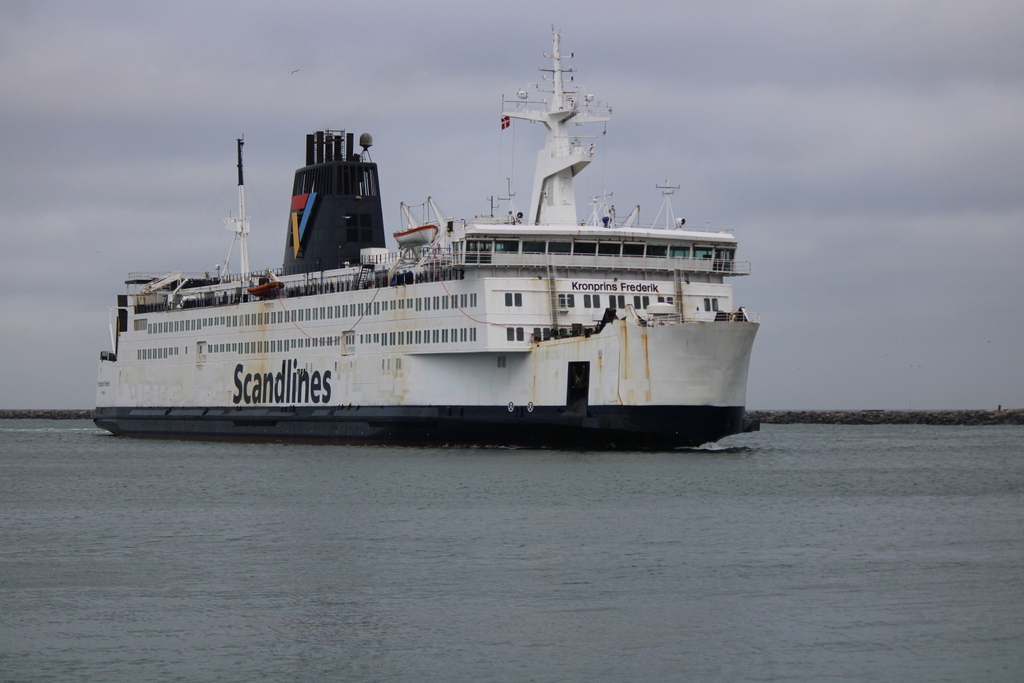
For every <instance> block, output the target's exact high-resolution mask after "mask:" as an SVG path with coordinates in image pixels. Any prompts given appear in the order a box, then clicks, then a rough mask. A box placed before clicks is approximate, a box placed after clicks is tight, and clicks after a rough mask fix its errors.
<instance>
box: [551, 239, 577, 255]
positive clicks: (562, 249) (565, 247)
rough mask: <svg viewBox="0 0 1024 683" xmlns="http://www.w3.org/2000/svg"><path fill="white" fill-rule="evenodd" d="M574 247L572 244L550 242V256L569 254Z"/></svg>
mask: <svg viewBox="0 0 1024 683" xmlns="http://www.w3.org/2000/svg"><path fill="white" fill-rule="evenodd" d="M571 247H572V243H571V242H548V253H549V254H568V253H569V251H570V249H571Z"/></svg>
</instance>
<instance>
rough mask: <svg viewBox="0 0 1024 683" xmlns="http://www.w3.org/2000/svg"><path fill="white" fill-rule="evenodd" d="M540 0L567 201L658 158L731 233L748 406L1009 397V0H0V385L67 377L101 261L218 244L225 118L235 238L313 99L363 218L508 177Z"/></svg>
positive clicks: (494, 191) (109, 269)
mask: <svg viewBox="0 0 1024 683" xmlns="http://www.w3.org/2000/svg"><path fill="white" fill-rule="evenodd" d="M551 5H555V7H554V8H552V7H551ZM552 24H554V25H555V26H556V27H557V28H558V29H560V30H561V32H562V36H563V42H562V45H563V49H564V50H565V51H566V52H574V53H575V59H573V60H572V65H573V66H574V67H575V68H576V69H577V70H578V71H577V73H576V78H577V82H579V83H582V84H586V88H587V91H588V92H591V93H593V94H595V95H596V96H597V97H598V98H600V99H602V100H604V101H605V102H608V103H610V104H611V105H612V106H613V108H614V115H613V117H612V121H611V122H610V123H609V124H608V126H607V134H606V135H605V134H602V130H601V129H600V128H598V129H596V130H594V131H593V132H594V133H596V134H597V135H598V137H597V138H596V145H597V153H596V154H595V161H594V163H593V164H591V166H590V168H588V169H587V170H586V171H585V172H584V173H583V174H581V175H580V176H579V178H578V180H577V204H578V205H579V206H580V207H581V208H580V212H581V213H585V212H587V201H588V200H587V198H588V197H589V196H591V195H595V194H598V193H599V192H601V191H602V190H603V189H607V190H608V191H610V192H613V193H614V194H613V203H615V204H616V206H617V207H618V210H619V214H620V215H625V213H627V212H628V211H629V209H631V208H632V207H633V206H634V205H636V204H640V205H641V220H642V221H646V222H649V221H651V220H653V219H654V216H655V214H656V213H657V212H658V208H659V206H660V202H661V196H660V193H659V191H658V190H657V189H656V188H655V185H656V184H658V183H663V182H664V181H665V180H668V181H669V182H670V183H671V184H674V185H680V186H681V188H680V190H679V191H678V192H677V194H676V195H675V196H674V198H673V199H674V202H673V206H674V210H675V214H676V215H677V216H685V217H686V219H687V224H688V225H690V226H698V227H702V226H705V225H707V226H708V227H710V228H712V229H728V230H732V231H734V233H735V234H736V236H737V237H738V238H739V242H740V253H739V255H738V257H739V258H741V259H743V260H750V261H751V262H752V263H753V275H751V276H749V277H742V278H736V279H735V280H733V283H734V284H735V286H736V290H737V299H738V301H739V303H741V304H745V305H746V306H747V307H748V309H750V310H752V311H755V312H757V313H759V314H760V315H761V320H762V327H761V331H760V333H759V336H758V340H757V342H756V344H755V350H754V356H753V360H752V364H751V371H750V382H749V390H748V407H749V408H752V409H772V408H782V409H784V408H808V409H830V408H849V409H857V408H903V409H905V408H908V407H910V408H915V409H917V408H995V406H996V405H998V404H1001V405H1003V406H1004V407H1024V352H1022V350H1021V349H1022V343H1021V337H1022V334H1021V332H1022V328H1024V322H1022V320H1024V304H1022V291H1024V268H1022V267H1021V264H1020V260H1021V256H1022V254H1024V192H1022V190H1024V126H1022V125H1021V122H1022V121H1024V49H1022V48H1021V41H1020V35H1019V34H1020V27H1021V26H1024V4H1022V3H1020V2H1019V1H1012V0H1007V1H989V2H976V3H965V2H941V1H927V2H909V1H905V0H887V1H885V2H880V1H879V2H873V1H860V2H856V3H848V2H842V3H841V2H803V1H792V2H774V1H771V0H765V1H760V2H755V1H753V0H750V1H741V0H721V1H717V2H703V1H702V2H632V3H624V2H565V3H552V2H550V1H544V2H540V1H536V0H528V1H525V2H517V3H506V2H480V1H477V2H440V3H433V4H429V5H428V4H425V3H418V2H401V1H391V2H376V3H359V4H358V5H356V4H354V3H353V5H352V6H346V3H339V2H310V1H301V0H300V1H294V2H290V3H287V4H285V3H278V2H194V1H192V0H181V1H179V2H177V3H139V2H102V1H100V2H93V3H89V4H88V5H85V4H83V3H79V2H45V1H43V2H40V1H38V0H36V1H32V2H11V1H10V0H8V2H5V3H3V4H0V124H2V131H3V134H2V137H0V164H2V167H0V201H2V206H3V215H2V221H3V235H4V248H3V250H2V252H0V253H2V256H0V283H2V285H3V286H2V288H0V314H2V317H0V319H2V321H3V323H2V325H3V327H2V330H3V333H2V337H0V353H2V358H3V360H2V362H0V383H2V386H3V389H4V390H3V392H2V398H0V407H7V408H63V407H71V408H79V407H83V408H84V407H91V406H92V405H93V404H94V400H95V375H96V365H97V362H98V357H99V352H100V351H101V350H104V349H107V348H109V345H110V342H109V333H108V312H107V309H108V307H109V306H111V305H113V304H114V303H115V300H116V296H117V294H119V293H123V292H124V291H125V288H124V284H123V281H124V280H125V278H126V276H127V274H128V273H129V272H162V271H168V270H175V269H182V270H186V271H206V270H212V269H213V266H214V264H215V263H217V262H218V261H222V260H223V259H224V257H225V255H226V254H227V248H228V244H229V242H230V235H229V233H227V232H226V231H225V230H224V229H223V223H222V217H223V216H225V215H227V214H228V212H229V211H232V210H234V208H235V204H236V191H235V187H234V173H235V169H234V163H235V160H234V145H235V142H234V140H235V138H236V137H238V136H240V135H243V134H244V135H245V139H246V147H245V154H246V179H247V190H248V192H249V206H250V210H251V212H252V214H253V236H252V238H251V249H250V250H251V255H252V256H251V260H252V263H253V264H254V265H259V266H278V265H280V262H281V256H282V253H283V244H284V232H285V225H286V216H287V211H288V206H289V196H290V189H291V182H292V174H293V173H294V170H295V168H297V167H298V166H300V165H301V164H302V162H303V160H304V151H303V142H304V136H305V134H306V133H308V132H312V131H314V130H318V129H322V128H324V127H331V128H344V129H346V130H348V131H350V132H354V133H355V134H356V135H358V134H360V133H362V132H370V133H372V134H373V136H374V140H375V145H374V147H373V149H372V150H371V153H372V155H373V159H374V161H376V162H377V163H378V164H380V173H381V184H382V195H383V200H384V207H385V220H386V221H387V230H388V232H389V233H390V232H392V231H394V230H396V229H398V227H399V225H400V222H399V211H398V202H399V201H406V202H407V203H418V202H421V201H422V200H423V199H424V198H425V197H426V196H427V195H431V196H433V197H434V198H435V199H436V200H437V201H438V202H439V203H440V205H441V207H442V208H443V209H445V210H446V211H447V212H448V213H450V214H453V215H454V216H457V217H460V218H469V217H471V216H473V215H474V214H482V213H487V212H488V211H489V202H488V199H487V198H488V197H489V196H492V195H493V196H498V195H501V196H504V194H505V193H506V191H507V188H506V180H505V178H506V177H511V178H512V180H513V189H514V190H515V191H516V192H517V199H519V198H524V199H523V200H521V202H520V203H521V204H522V205H525V197H527V196H528V195H529V192H530V189H531V186H532V167H533V161H534V158H535V153H536V149H537V148H538V147H539V146H540V144H541V143H542V137H543V136H542V131H541V130H540V129H539V128H538V127H536V126H531V125H529V124H526V123H522V122H517V123H516V124H515V125H514V126H513V128H512V129H511V130H509V131H505V132H501V131H500V130H499V126H498V114H499V112H500V106H501V96H502V94H504V95H506V96H511V95H513V94H514V93H515V91H516V90H517V89H518V88H520V87H522V86H524V85H525V84H526V83H527V82H529V81H536V80H538V79H539V77H540V72H538V71H537V69H538V68H539V67H542V66H545V61H544V59H543V58H542V57H541V53H542V52H544V51H546V50H548V49H549V48H550V27H551V25H552ZM295 69H300V71H299V72H298V73H294V74H293V73H292V71H293V70H295ZM500 210H501V211H505V210H507V205H505V204H503V205H502V206H501V207H500ZM582 217H585V215H584V216H582Z"/></svg>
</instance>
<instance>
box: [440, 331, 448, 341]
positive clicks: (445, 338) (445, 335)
mask: <svg viewBox="0 0 1024 683" xmlns="http://www.w3.org/2000/svg"><path fill="white" fill-rule="evenodd" d="M441 343H442V344H447V343H448V328H447V327H446V328H444V329H443V330H441Z"/></svg>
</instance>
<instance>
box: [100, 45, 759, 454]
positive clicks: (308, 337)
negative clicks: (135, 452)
mask: <svg viewBox="0 0 1024 683" xmlns="http://www.w3.org/2000/svg"><path fill="white" fill-rule="evenodd" d="M552 44H553V48H552V52H551V53H550V54H545V57H546V58H548V59H550V60H551V66H550V68H547V69H543V70H542V71H546V72H547V75H546V76H545V78H544V79H543V82H541V83H536V84H531V85H530V86H529V88H528V89H523V90H520V91H519V92H518V93H517V94H516V96H515V97H514V98H511V99H510V100H507V101H503V107H502V109H503V111H502V114H501V116H502V118H501V125H502V127H503V128H504V127H507V126H508V125H510V123H511V121H512V120H513V119H519V120H524V121H530V122H534V123H540V124H542V125H543V126H544V127H545V128H546V140H545V144H544V147H543V148H542V149H541V150H540V152H539V154H538V157H537V165H536V172H535V178H534V183H533V191H532V195H531V199H530V205H529V207H528V211H527V215H524V214H523V213H518V212H516V213H513V212H512V211H510V212H509V213H508V215H507V216H503V217H493V216H484V217H476V218H473V219H469V220H455V219H453V218H449V217H447V216H445V215H444V214H443V213H442V212H441V210H440V209H439V208H438V207H437V205H436V203H435V202H434V201H433V200H432V199H428V200H427V202H426V203H425V204H424V207H425V208H423V209H422V210H421V215H420V216H419V217H416V216H415V215H414V214H415V211H414V210H412V209H411V208H410V207H408V206H406V205H405V204H402V205H401V208H402V210H403V212H404V215H405V217H406V219H407V221H408V225H406V226H402V229H401V230H399V231H397V232H395V233H393V234H394V237H395V240H396V242H397V245H398V248H397V249H395V250H389V249H388V248H387V247H386V241H385V227H384V220H383V215H382V211H381V201H380V192H379V180H378V173H377V165H376V164H375V163H374V162H373V161H372V160H371V159H370V154H369V148H370V147H371V145H372V138H371V137H370V136H369V135H367V134H363V135H361V136H360V138H359V146H360V149H359V150H357V149H356V147H355V139H354V135H353V134H352V133H346V132H345V131H343V130H323V131H319V132H316V133H314V134H311V135H307V136H306V140H305V157H306V158H305V161H306V165H305V166H303V167H302V168H299V169H298V170H297V171H296V172H295V180H294V185H293V190H292V197H291V211H290V214H289V219H288V225H287V230H286V246H285V253H284V259H283V263H282V265H281V267H280V268H274V269H266V270H263V271H252V270H251V269H250V266H249V262H248V250H247V243H246V237H247V235H248V233H249V223H248V218H247V216H246V213H245V183H244V176H243V166H242V144H243V143H242V140H239V141H238V190H239V212H238V213H239V215H238V216H237V217H235V218H229V219H226V220H227V223H228V227H229V228H230V229H231V230H232V231H233V232H234V240H233V242H232V249H234V245H235V244H236V243H237V244H239V245H240V249H239V251H240V261H241V264H240V270H239V272H238V273H232V272H231V270H230V262H231V252H230V251H229V254H228V260H226V261H225V263H224V266H223V268H221V267H218V269H217V272H216V274H214V275H210V274H209V273H206V274H202V275H196V274H186V273H182V272H172V273H165V274H159V275H153V274H149V275H147V274H131V275H129V278H128V280H127V281H126V285H127V293H126V294H123V295H120V296H118V299H117V306H116V307H112V308H111V313H112V314H111V325H110V328H111V339H110V341H111V348H110V350H108V351H103V352H101V354H100V363H99V379H98V388H97V400H96V403H97V406H96V409H95V412H94V415H93V419H94V421H95V423H96V424H97V425H98V426H100V427H102V428H104V429H106V430H108V431H110V432H112V433H113V434H117V435H125V436H136V437H155V438H181V439H189V438H191V439H210V440H219V439H223V440H248V441H285V442H314V443H349V444H407V445H429V444H434V445H444V444H449V445H478V446H520V447H554V448H585V449H593V448H598V449H603V448H656V449H664V448H676V447H693V446H699V445H701V444H704V443H708V442H713V441H716V440H718V439H720V438H722V437H725V436H727V435H730V434H735V433H738V432H741V431H749V430H751V429H756V427H757V425H756V424H755V423H751V422H750V421H748V420H746V419H745V417H744V404H745V396H746V383H747V370H748V365H749V361H750V353H751V347H752V344H753V341H754V337H755V335H756V333H757V329H758V326H759V321H758V320H757V318H756V316H754V315H752V314H751V313H748V312H747V311H746V310H745V309H744V308H743V307H742V306H737V305H736V302H735V301H734V299H733V289H732V286H731V284H729V280H730V278H733V277H737V276H745V275H748V274H749V273H750V263H749V262H747V261H740V260H737V259H736V250H737V240H736V238H735V237H734V236H733V235H732V234H731V232H727V231H717V232H712V231H700V230H691V229H687V228H686V227H685V225H684V221H683V220H682V219H678V220H677V219H674V218H673V217H672V214H671V208H670V205H669V208H668V210H666V212H665V215H666V217H667V218H666V221H665V223H666V225H665V226H664V227H640V226H638V225H636V223H637V214H638V210H634V211H633V212H632V213H631V214H630V215H629V216H627V217H626V219H624V220H619V218H618V217H617V216H616V215H615V212H614V209H613V208H612V207H610V206H607V205H606V204H605V205H599V204H597V203H595V208H594V211H593V212H592V214H591V216H590V218H589V219H588V220H585V221H582V222H581V221H580V220H579V219H578V216H577V209H576V201H575V194H574V189H573V178H574V177H575V176H576V175H577V174H578V173H580V172H581V171H582V170H584V168H585V167H586V166H587V165H588V164H589V163H590V161H591V159H592V155H593V152H594V150H593V147H592V146H590V145H588V144H586V142H585V139H586V138H584V137H583V136H582V135H579V134H576V133H575V128H576V126H577V125H579V124H596V123H601V122H605V121H608V120H609V117H610V114H611V110H610V108H607V107H604V106H603V105H602V104H601V103H600V102H599V101H597V100H595V99H594V97H593V96H592V95H588V94H584V91H583V90H582V89H581V88H579V87H576V86H574V85H573V82H572V79H570V78H568V77H567V76H566V74H568V73H570V72H571V71H572V69H571V68H569V67H568V66H566V65H565V64H564V62H565V60H566V59H568V57H567V56H564V55H563V54H562V52H561V47H560V36H559V34H558V33H557V32H553V36H552ZM666 192H669V193H670V192H671V189H666ZM510 196H511V195H510ZM667 200H668V197H667V196H666V201H667ZM638 208H639V207H638Z"/></svg>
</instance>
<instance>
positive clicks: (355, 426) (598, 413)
mask: <svg viewBox="0 0 1024 683" xmlns="http://www.w3.org/2000/svg"><path fill="white" fill-rule="evenodd" d="M93 421H94V422H95V423H96V425H97V426H99V427H101V428H103V429H106V430H107V431H109V432H111V433H112V434H115V435H118V436H133V437H146V438H166V439H199V440H228V441H254V442H260V441H264V442H293V443H333V444H395V445H409V446H413V445H464V446H517V447H526V448H563V449H564V448H568V449H609V448H619V449H632V448H643V449H664V448H677V447H692V446H699V445H701V444H704V443H708V442H712V441H717V440H718V439H721V438H722V437H725V436H729V435H730V434H737V433H739V432H742V431H750V430H752V429H756V428H757V425H756V423H751V422H750V421H748V420H745V419H744V408H743V406H727V407H716V406H645V407H635V406H588V407H586V408H585V409H584V410H580V411H573V410H571V409H568V408H565V407H535V408H534V409H533V410H532V411H531V410H528V409H527V407H526V406H513V407H512V409H511V410H510V409H509V408H508V407H506V406H486V407H482V406H401V407H380V406H351V407H346V406H339V407H332V408H313V407H282V408H277V407H274V408H239V409H236V408H97V409H96V411H95V412H94V413H93Z"/></svg>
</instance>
